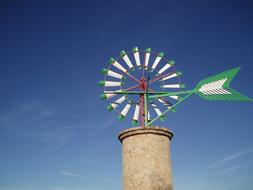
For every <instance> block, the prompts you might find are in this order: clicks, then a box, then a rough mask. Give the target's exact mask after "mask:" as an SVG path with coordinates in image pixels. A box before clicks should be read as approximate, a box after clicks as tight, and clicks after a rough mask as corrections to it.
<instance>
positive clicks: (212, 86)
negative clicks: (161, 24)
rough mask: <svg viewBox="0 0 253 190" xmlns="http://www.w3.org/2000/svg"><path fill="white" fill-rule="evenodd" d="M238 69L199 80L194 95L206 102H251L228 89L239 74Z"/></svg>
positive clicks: (249, 99)
mask: <svg viewBox="0 0 253 190" xmlns="http://www.w3.org/2000/svg"><path fill="white" fill-rule="evenodd" d="M239 70H240V67H236V68H233V69H230V70H228V71H225V72H222V73H219V74H217V75H214V76H211V77H209V78H207V79H204V80H201V81H200V82H199V83H198V85H197V86H196V88H195V89H194V91H195V94H197V95H199V96H200V97H202V98H204V99H206V100H223V101H242V102H244V101H246V102H247V101H252V99H251V98H249V97H247V96H245V95H242V94H241V93H239V92H237V91H235V90H233V89H231V88H229V85H230V82H231V81H232V80H233V79H234V77H235V76H236V74H237V73H238V72H239Z"/></svg>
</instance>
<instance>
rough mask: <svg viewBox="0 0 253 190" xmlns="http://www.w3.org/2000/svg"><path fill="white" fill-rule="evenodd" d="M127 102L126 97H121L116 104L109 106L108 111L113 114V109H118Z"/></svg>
mask: <svg viewBox="0 0 253 190" xmlns="http://www.w3.org/2000/svg"><path fill="white" fill-rule="evenodd" d="M125 100H126V97H125V96H122V97H120V98H119V99H117V100H116V101H115V102H113V103H111V104H110V105H109V106H107V110H108V111H110V112H111V111H112V110H113V109H115V108H117V107H118V106H119V105H120V104H121V103H122V102H124V101H125Z"/></svg>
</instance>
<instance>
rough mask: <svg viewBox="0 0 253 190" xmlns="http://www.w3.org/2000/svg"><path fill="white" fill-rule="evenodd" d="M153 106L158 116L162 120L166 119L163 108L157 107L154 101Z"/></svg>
mask: <svg viewBox="0 0 253 190" xmlns="http://www.w3.org/2000/svg"><path fill="white" fill-rule="evenodd" d="M151 106H152V107H153V108H154V110H155V112H156V114H157V116H159V117H160V119H161V121H164V115H163V114H162V112H161V110H160V109H159V108H158V107H157V105H156V104H154V103H151Z"/></svg>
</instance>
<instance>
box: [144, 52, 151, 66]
mask: <svg viewBox="0 0 253 190" xmlns="http://www.w3.org/2000/svg"><path fill="white" fill-rule="evenodd" d="M150 53H151V48H147V49H146V51H145V62H144V66H145V68H147V67H148V62H149V58H150Z"/></svg>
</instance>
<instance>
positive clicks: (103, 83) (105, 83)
mask: <svg viewBox="0 0 253 190" xmlns="http://www.w3.org/2000/svg"><path fill="white" fill-rule="evenodd" d="M122 85H123V82H115V81H104V80H103V81H99V86H105V87H115V86H122Z"/></svg>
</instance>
